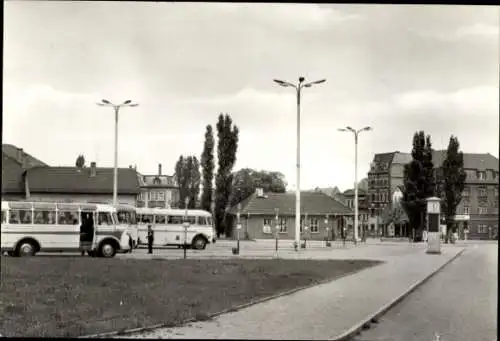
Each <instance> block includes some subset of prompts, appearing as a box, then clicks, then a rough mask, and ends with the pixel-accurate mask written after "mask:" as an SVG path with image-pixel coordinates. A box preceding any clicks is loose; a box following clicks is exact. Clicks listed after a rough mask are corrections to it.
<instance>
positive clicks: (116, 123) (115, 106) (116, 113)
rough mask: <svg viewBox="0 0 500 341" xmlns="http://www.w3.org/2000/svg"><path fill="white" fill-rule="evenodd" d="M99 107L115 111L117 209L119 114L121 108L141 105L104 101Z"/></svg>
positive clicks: (115, 193) (115, 187)
mask: <svg viewBox="0 0 500 341" xmlns="http://www.w3.org/2000/svg"><path fill="white" fill-rule="evenodd" d="M97 105H99V106H101V107H112V108H113V109H114V110H115V162H114V173H113V205H114V206H115V207H116V206H117V205H118V113H119V111H120V108H123V107H136V106H138V105H139V104H137V103H132V101H131V100H127V101H125V102H123V103H122V104H118V105H116V104H113V103H111V102H110V101H108V100H105V99H102V100H101V101H100V102H98V103H97Z"/></svg>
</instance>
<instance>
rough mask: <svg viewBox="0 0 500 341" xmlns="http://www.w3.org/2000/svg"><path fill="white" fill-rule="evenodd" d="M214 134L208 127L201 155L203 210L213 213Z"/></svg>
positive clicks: (210, 127) (209, 126)
mask: <svg viewBox="0 0 500 341" xmlns="http://www.w3.org/2000/svg"><path fill="white" fill-rule="evenodd" d="M214 146H215V141H214V133H213V128H212V126H211V125H207V128H206V132H205V144H204V146H203V153H202V154H201V167H202V172H203V192H202V194H201V205H200V206H201V208H202V209H203V210H205V211H209V212H211V205H212V194H213V193H212V191H213V184H212V182H213V180H214V169H215V164H214Z"/></svg>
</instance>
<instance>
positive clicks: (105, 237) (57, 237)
mask: <svg viewBox="0 0 500 341" xmlns="http://www.w3.org/2000/svg"><path fill="white" fill-rule="evenodd" d="M0 234H1V252H2V253H4V252H7V253H8V254H9V255H12V256H34V255H35V254H36V253H38V252H87V253H88V254H89V255H91V256H94V255H95V256H98V257H106V258H110V257H114V256H115V254H116V253H122V252H127V251H129V249H130V246H129V245H130V235H129V233H128V232H127V229H126V228H125V227H123V226H120V225H119V224H118V218H117V216H116V209H115V208H114V207H113V206H111V205H105V204H91V203H79V204H76V203H54V202H24V201H10V202H9V201H2V229H1V231H0Z"/></svg>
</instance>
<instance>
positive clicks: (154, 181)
mask: <svg viewBox="0 0 500 341" xmlns="http://www.w3.org/2000/svg"><path fill="white" fill-rule="evenodd" d="M160 184H161V180H160V178H158V177H156V178H155V179H154V180H153V185H160Z"/></svg>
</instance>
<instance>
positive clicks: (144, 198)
mask: <svg viewBox="0 0 500 341" xmlns="http://www.w3.org/2000/svg"><path fill="white" fill-rule="evenodd" d="M137 200H139V201H146V193H145V192H141V193H139V196H138V198H137Z"/></svg>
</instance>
